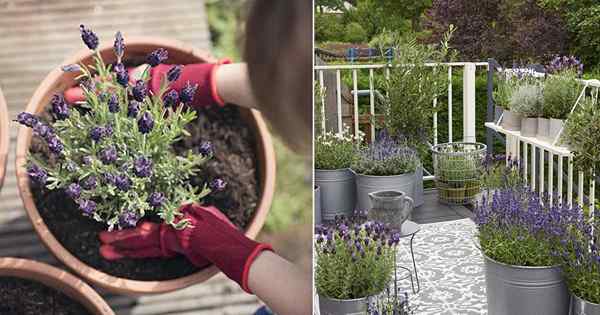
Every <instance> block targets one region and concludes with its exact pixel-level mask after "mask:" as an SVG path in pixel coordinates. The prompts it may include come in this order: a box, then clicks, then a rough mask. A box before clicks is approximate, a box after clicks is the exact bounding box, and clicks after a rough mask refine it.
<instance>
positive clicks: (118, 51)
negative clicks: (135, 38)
mask: <svg viewBox="0 0 600 315" xmlns="http://www.w3.org/2000/svg"><path fill="white" fill-rule="evenodd" d="M113 48H114V50H115V56H117V60H118V61H119V62H120V61H121V58H123V54H124V53H125V40H123V34H121V32H120V31H119V32H117V33H116V34H115V43H114V45H113Z"/></svg>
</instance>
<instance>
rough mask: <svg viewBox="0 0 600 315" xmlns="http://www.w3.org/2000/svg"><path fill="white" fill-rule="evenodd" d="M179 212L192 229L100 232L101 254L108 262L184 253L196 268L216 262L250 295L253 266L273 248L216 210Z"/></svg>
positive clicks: (184, 209) (163, 226)
mask: <svg viewBox="0 0 600 315" xmlns="http://www.w3.org/2000/svg"><path fill="white" fill-rule="evenodd" d="M180 210H181V212H182V213H184V218H186V219H189V220H190V222H191V225H192V226H190V227H188V228H186V229H183V230H176V229H174V228H173V227H171V226H170V225H167V224H164V223H163V224H156V223H150V222H144V223H141V224H139V225H138V227H136V228H135V229H129V230H121V231H113V232H108V231H105V232H102V233H100V241H101V242H102V244H103V245H102V246H101V247H100V254H101V255H102V257H104V258H105V259H107V260H116V259H121V258H125V257H127V258H149V257H173V256H174V255H176V254H178V253H179V254H183V255H184V256H186V257H187V258H188V259H189V260H190V261H191V262H192V263H193V264H194V265H195V266H197V267H205V266H207V265H208V264H209V263H213V264H214V265H215V266H217V268H219V269H220V270H221V271H222V272H223V273H225V274H226V275H227V276H228V277H229V278H230V279H232V280H233V281H235V282H237V283H238V284H239V285H240V286H241V287H242V289H244V290H245V291H246V292H249V293H250V288H249V287H248V272H249V270H250V266H251V265H252V262H253V261H254V259H255V258H256V257H258V254H260V253H261V252H262V251H263V250H273V249H272V247H271V245H269V244H264V243H258V242H256V241H253V240H251V239H249V238H248V237H246V236H245V235H244V234H243V233H241V232H240V231H239V230H238V229H237V228H236V227H235V226H234V225H233V224H232V223H231V222H230V221H229V220H228V219H227V217H225V215H223V213H221V212H220V211H219V210H217V209H216V208H215V207H212V206H209V207H203V206H199V205H197V204H188V205H185V206H182V208H181V209H180Z"/></svg>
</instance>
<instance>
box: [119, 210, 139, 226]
mask: <svg viewBox="0 0 600 315" xmlns="http://www.w3.org/2000/svg"><path fill="white" fill-rule="evenodd" d="M139 220H140V216H139V215H138V214H137V213H136V212H135V211H130V210H128V211H125V212H124V213H123V214H121V216H119V227H120V228H132V227H135V226H136V225H137V222H138V221H139Z"/></svg>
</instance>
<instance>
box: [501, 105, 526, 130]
mask: <svg viewBox="0 0 600 315" xmlns="http://www.w3.org/2000/svg"><path fill="white" fill-rule="evenodd" d="M501 125H502V128H504V129H506V130H512V131H519V130H521V115H519V114H517V113H515V112H513V111H510V110H505V111H504V113H503V116H502V122H501Z"/></svg>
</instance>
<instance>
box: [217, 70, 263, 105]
mask: <svg viewBox="0 0 600 315" xmlns="http://www.w3.org/2000/svg"><path fill="white" fill-rule="evenodd" d="M214 75H215V78H214V80H215V83H216V86H217V93H218V94H219V97H221V99H222V100H223V101H225V103H231V104H236V105H239V106H242V107H249V108H254V109H258V108H257V105H258V104H257V102H256V100H255V98H254V95H253V94H252V88H251V86H250V80H249V78H248V67H247V66H246V64H245V63H232V64H223V65H220V66H219V67H218V68H217V70H216V71H215V74H214Z"/></svg>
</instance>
